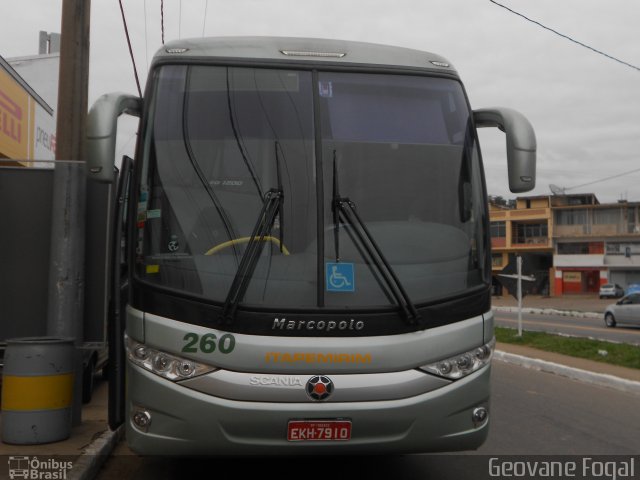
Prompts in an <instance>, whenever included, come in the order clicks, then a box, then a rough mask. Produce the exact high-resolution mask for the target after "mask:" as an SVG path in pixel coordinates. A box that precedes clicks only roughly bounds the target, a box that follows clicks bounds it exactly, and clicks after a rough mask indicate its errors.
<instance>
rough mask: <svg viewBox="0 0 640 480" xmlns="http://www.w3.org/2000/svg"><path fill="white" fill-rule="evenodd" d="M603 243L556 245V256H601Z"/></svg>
mask: <svg viewBox="0 0 640 480" xmlns="http://www.w3.org/2000/svg"><path fill="white" fill-rule="evenodd" d="M603 253H604V243H603V242H582V243H578V242H567V243H559V244H558V255H601V254H603Z"/></svg>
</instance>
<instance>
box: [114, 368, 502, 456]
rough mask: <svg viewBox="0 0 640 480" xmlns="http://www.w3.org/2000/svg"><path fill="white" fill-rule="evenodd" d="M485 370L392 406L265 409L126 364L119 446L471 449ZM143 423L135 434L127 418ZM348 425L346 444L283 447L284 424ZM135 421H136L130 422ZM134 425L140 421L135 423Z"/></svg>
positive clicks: (174, 451) (149, 449) (225, 450)
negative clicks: (339, 422)
mask: <svg viewBox="0 0 640 480" xmlns="http://www.w3.org/2000/svg"><path fill="white" fill-rule="evenodd" d="M490 370H491V368H490V365H489V366H487V367H484V368H482V369H481V370H479V371H477V372H475V373H473V374H471V375H469V376H467V377H465V378H463V379H460V380H458V381H455V382H452V383H450V384H448V385H446V386H444V387H441V388H438V389H437V390H434V391H430V392H428V393H424V394H421V395H416V396H412V397H409V398H403V399H399V400H386V401H369V402H341V403H323V402H309V403H275V402H274V403H267V402H248V401H238V400H228V399H225V398H219V397H215V396H211V395H207V394H204V393H201V392H197V391H194V390H191V389H189V388H186V387H184V386H181V385H179V384H176V383H172V382H170V381H168V380H165V379H162V378H160V377H158V376H156V375H154V374H152V373H149V372H147V371H144V370H142V369H141V368H139V367H137V366H135V365H132V364H131V363H128V365H127V395H128V398H127V416H126V419H127V421H126V424H127V430H126V435H127V442H128V444H129V446H130V448H131V449H132V450H134V451H135V452H137V453H139V454H144V455H173V456H190V455H207V456H208V455H216V456H218V455H219V456H232V455H274V454H281V455H298V454H301V455H308V454H318V453H325V454H332V455H333V454H349V455H353V454H399V453H423V452H442V451H461V450H473V449H477V448H478V447H479V446H480V445H482V443H483V442H484V441H485V439H486V437H487V434H488V429H489V417H488V416H487V418H486V419H485V420H484V421H482V422H478V421H477V418H476V419H475V420H474V411H475V410H476V409H478V408H485V409H487V410H488V409H489V379H490ZM136 414H138V415H143V416H145V417H146V416H148V425H147V426H145V427H140V426H138V425H136V424H135V423H134V421H133V417H134V415H136ZM337 419H339V420H349V421H351V439H350V440H346V441H345V440H335V441H296V442H292V441H288V440H287V428H288V423H289V421H290V420H337ZM138 420H139V417H138ZM138 423H140V422H138Z"/></svg>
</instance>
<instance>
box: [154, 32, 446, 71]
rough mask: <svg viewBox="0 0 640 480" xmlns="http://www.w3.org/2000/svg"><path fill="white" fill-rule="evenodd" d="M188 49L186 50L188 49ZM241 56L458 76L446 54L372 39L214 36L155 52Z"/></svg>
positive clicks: (174, 55) (171, 55)
mask: <svg viewBox="0 0 640 480" xmlns="http://www.w3.org/2000/svg"><path fill="white" fill-rule="evenodd" d="M185 49H186V50H185ZM179 57H182V58H185V57H186V58H190V59H194V60H195V59H205V58H206V59H211V58H220V59H242V60H250V59H254V60H257V61H265V62H291V61H294V62H312V63H314V64H318V63H330V64H334V65H336V64H338V65H339V64H344V65H351V66H353V65H361V66H363V67H367V66H368V67H391V68H403V69H404V68H406V69H419V70H424V71H430V72H436V73H446V74H449V75H454V76H457V74H456V71H455V69H454V68H453V66H451V64H450V63H449V62H448V61H447V60H446V59H444V58H443V57H441V56H439V55H436V54H434V53H429V52H424V51H421V50H413V49H409V48H403V47H393V46H388V45H378V44H373V43H363V42H352V41H345V40H328V39H320V38H289V37H212V38H197V39H182V40H175V41H172V42H170V43H167V44H165V45H164V46H163V47H162V48H161V49H160V50H159V51H158V52H157V53H156V55H155V60H156V61H163V60H168V59H170V58H176V59H177V58H179ZM186 58H185V59H186Z"/></svg>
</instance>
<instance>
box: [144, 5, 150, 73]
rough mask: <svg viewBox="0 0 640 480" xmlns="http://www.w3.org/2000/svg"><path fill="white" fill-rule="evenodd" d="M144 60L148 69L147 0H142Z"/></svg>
mask: <svg viewBox="0 0 640 480" xmlns="http://www.w3.org/2000/svg"><path fill="white" fill-rule="evenodd" d="M144 60H145V62H146V64H147V71H148V70H149V35H147V0H144Z"/></svg>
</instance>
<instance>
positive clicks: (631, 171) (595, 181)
mask: <svg viewBox="0 0 640 480" xmlns="http://www.w3.org/2000/svg"><path fill="white" fill-rule="evenodd" d="M635 172H640V168H636V169H634V170H629V171H628V172H623V173H618V174H617V175H611V176H610V177H605V178H601V179H600V180H594V181H593V182H588V183H583V184H582V185H576V186H575V187H567V188H565V190H575V189H576V188H582V187H586V186H588V185H593V184H594V183H600V182H606V181H607V180H613V179H614V178H619V177H624V176H625V175H629V174H630V173H635Z"/></svg>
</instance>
